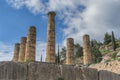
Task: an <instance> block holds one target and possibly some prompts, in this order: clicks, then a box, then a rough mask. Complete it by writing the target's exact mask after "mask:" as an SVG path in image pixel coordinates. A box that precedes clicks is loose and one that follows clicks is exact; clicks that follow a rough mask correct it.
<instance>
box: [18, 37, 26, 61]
mask: <svg viewBox="0 0 120 80" xmlns="http://www.w3.org/2000/svg"><path fill="white" fill-rule="evenodd" d="M26 41H27V38H26V37H22V38H21V43H20V51H19V59H18V61H19V62H24V60H25V51H26Z"/></svg>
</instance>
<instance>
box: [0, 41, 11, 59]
mask: <svg viewBox="0 0 120 80" xmlns="http://www.w3.org/2000/svg"><path fill="white" fill-rule="evenodd" d="M12 57H13V46H12V45H10V44H5V43H3V42H0V61H11V60H12Z"/></svg>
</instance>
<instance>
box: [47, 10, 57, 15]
mask: <svg viewBox="0 0 120 80" xmlns="http://www.w3.org/2000/svg"><path fill="white" fill-rule="evenodd" d="M48 15H54V16H55V15H56V13H55V12H54V11H50V12H48Z"/></svg>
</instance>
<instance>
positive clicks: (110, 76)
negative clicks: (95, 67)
mask: <svg viewBox="0 0 120 80" xmlns="http://www.w3.org/2000/svg"><path fill="white" fill-rule="evenodd" d="M99 80H120V74H116V73H113V72H109V71H106V70H101V71H99Z"/></svg>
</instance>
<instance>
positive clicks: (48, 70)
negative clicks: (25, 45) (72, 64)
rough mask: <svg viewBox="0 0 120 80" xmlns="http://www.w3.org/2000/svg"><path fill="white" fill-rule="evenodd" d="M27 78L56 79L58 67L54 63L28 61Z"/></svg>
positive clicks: (33, 79)
mask: <svg viewBox="0 0 120 80" xmlns="http://www.w3.org/2000/svg"><path fill="white" fill-rule="evenodd" d="M28 73H29V80H58V77H59V68H58V66H57V65H55V64H46V63H30V64H29V69H28Z"/></svg>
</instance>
